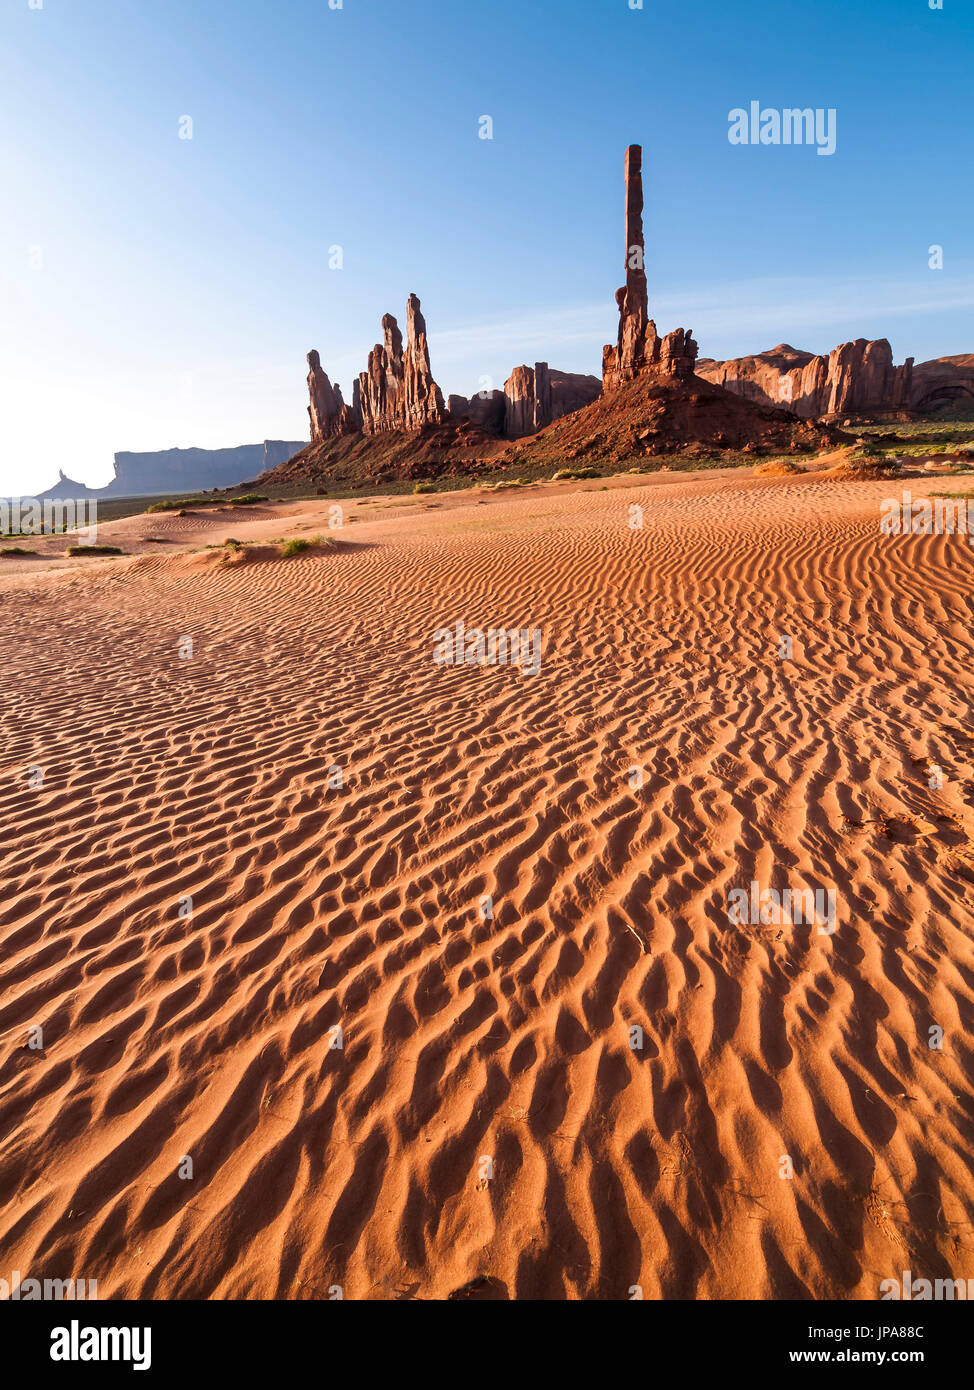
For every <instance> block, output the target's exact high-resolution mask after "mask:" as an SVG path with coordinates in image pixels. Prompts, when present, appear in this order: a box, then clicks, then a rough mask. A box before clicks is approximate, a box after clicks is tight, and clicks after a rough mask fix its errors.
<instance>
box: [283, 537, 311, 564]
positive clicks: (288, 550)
mask: <svg viewBox="0 0 974 1390" xmlns="http://www.w3.org/2000/svg"><path fill="white" fill-rule="evenodd" d="M310 546H311V542H310V541H306V540H302V539H300V538H299V537H297V536H295V537H293V538H292V539H291V540H289V541H285V542H284V544H283V545H282V546H281V558H282V559H284V560H290V558H291V556H292V555H300V554H301V552H302V551H303V550H308V549H309V548H310Z"/></svg>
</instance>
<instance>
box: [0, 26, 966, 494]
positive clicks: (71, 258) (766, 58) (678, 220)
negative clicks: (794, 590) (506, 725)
mask: <svg viewBox="0 0 974 1390" xmlns="http://www.w3.org/2000/svg"><path fill="white" fill-rule="evenodd" d="M34 3H35V4H37V3H38V0H34ZM972 10H974V6H972V5H971V4H970V3H968V0H944V4H943V9H942V10H931V9H930V6H929V0H857V3H855V4H851V3H839V0H814V3H813V0H806V3H794V2H793V0H749V3H743V4H740V5H728V4H727V3H726V0H697V3H694V4H692V5H691V4H689V3H686V4H683V3H664V0H644V8H643V9H641V10H640V9H635V10H634V9H631V8H630V0H588V2H587V3H582V0H550V3H549V2H547V0H490V3H477V2H476V0H408V3H404V0H343V3H342V8H341V9H331V8H329V4H328V0H43V3H42V7H41V8H40V9H32V8H31V7H30V0H3V4H2V9H0V112H2V120H3V134H4V139H3V151H4V154H3V160H4V171H3V181H4V193H5V195H6V196H5V198H4V216H3V218H2V219H0V448H2V454H0V494H3V493H10V492H17V491H23V492H28V491H31V490H39V489H40V488H42V487H44V486H46V485H48V484H49V483H50V482H51V481H53V479H54V478H56V476H57V469H58V467H62V468H64V470H65V471H66V472H67V473H69V474H70V475H72V476H75V477H77V478H79V479H81V480H82V481H85V482H88V483H91V484H95V485H97V484H99V483H102V482H106V481H108V479H109V478H110V476H111V471H112V470H111V461H112V455H113V453H114V452H115V451H116V450H124V449H131V450H148V449H158V448H169V447H173V446H176V445H179V446H189V445H198V446H202V447H207V448H217V447H221V446H227V445H233V444H240V443H249V442H255V441H258V440H261V439H264V438H285V439H303V438H305V437H306V434H307V416H306V410H305V407H306V392H305V386H304V377H305V374H306V366H305V362H304V357H305V354H306V353H307V351H308V349H309V348H311V347H317V348H318V349H319V351H320V352H321V356H322V363H323V365H324V367H325V369H326V370H327V371H328V372H329V374H330V376H331V377H332V379H333V380H335V379H336V378H337V380H338V381H340V382H341V384H342V387H343V388H344V389H345V391H346V395H348V396H350V395H351V389H350V388H351V380H352V376H353V374H354V373H355V372H357V371H359V370H362V369H364V367H365V360H366V356H367V353H368V350H369V348H370V347H371V345H372V344H373V343H374V342H375V341H376V339H377V338H378V337H380V336H381V333H380V328H379V321H380V319H381V316H382V314H383V313H384V312H391V313H394V314H396V315H397V317H398V318H399V320H400V323H401V324H402V325H403V326H404V324H405V303H406V298H407V296H408V294H409V293H410V292H411V291H415V292H416V293H417V294H418V295H419V296H420V298H421V300H422V302H423V310H424V313H425V314H426V317H427V323H428V326H429V331H430V349H431V355H432V362H433V370H434V374H435V375H436V377H437V380H438V381H439V383H440V385H441V386H442V387H443V389H444V391H445V392H450V391H460V392H463V393H465V394H469V393H470V392H471V391H473V390H476V389H479V387H480V385H481V383H482V379H483V378H489V379H490V380H491V381H492V382H493V384H495V385H498V386H501V385H503V381H504V379H505V377H506V376H507V375H508V374H509V372H510V369H511V368H512V367H513V366H514V365H516V364H517V363H519V362H522V361H527V362H534V361H535V360H536V359H538V360H544V359H546V360H547V361H548V362H549V363H551V365H553V366H556V367H560V368H562V369H564V370H569V371H588V372H594V373H598V371H599V370H600V362H601V346H602V344H603V343H605V342H609V341H610V340H611V339H612V338H613V336H614V333H615V322H616V313H615V305H614V298H613V296H614V292H615V289H616V287H617V286H618V285H619V284H620V283H621V282H622V278H623V276H622V262H623V245H622V243H623V235H622V159H623V151H624V148H625V146H626V145H627V144H629V143H641V144H642V145H643V150H644V156H643V159H644V181H645V186H646V202H647V217H646V229H647V272H648V276H649V284H650V303H651V310H652V312H653V314H654V316H655V318H656V321H657V324H658V326H659V327H660V329H661V331H668V330H669V329H671V328H674V327H676V326H678V325H681V326H684V327H689V328H692V329H693V330H694V332H695V336H696V337H697V339H698V341H699V343H700V349H701V354H702V355H703V356H710V357H727V356H733V355H738V354H740V353H745V352H754V351H758V350H760V349H761V348H766V347H770V346H772V345H773V344H775V343H778V342H781V341H782V340H785V341H789V342H791V343H793V344H794V345H796V346H799V347H805V348H808V349H810V350H812V351H828V350H829V349H830V348H832V347H833V346H835V344H836V343H838V342H841V341H843V340H845V339H848V338H852V337H860V336H864V337H882V336H885V337H888V338H889V339H890V341H891V342H892V344H893V349H894V353H895V355H896V360H897V361H900V360H902V359H903V358H904V357H905V356H907V355H914V356H916V357H917V359H918V360H922V359H924V358H927V357H932V356H942V355H945V354H949V353H956V352H970V351H974V313H972V309H974V252H972V234H971V228H972V226H974V191H972V182H974V181H972V179H971V169H972V167H974V120H972V114H974V113H972V99H971V92H972V86H974V84H972V81H971V72H972V60H974V13H972ZM751 100H758V101H760V102H761V104H762V106H764V107H778V108H781V107H793V106H798V107H806V106H811V107H824V108H829V107H832V108H835V110H836V113H837V116H836V129H837V148H836V152H835V154H834V155H832V156H830V157H823V156H819V155H817V153H816V151H815V149H814V148H809V147H802V146H797V147H796V146H792V147H784V146H778V147H775V146H753V147H752V146H747V147H739V146H734V145H731V144H730V143H729V141H728V138H727V133H728V113H729V112H730V111H731V109H733V108H735V107H746V106H747V105H748V103H749V102H750V101H751ZM187 115H188V116H190V117H192V120H193V138H192V139H191V140H185V139H180V138H179V128H180V118H181V117H183V116H187ZM483 115H489V116H491V117H492V119H493V137H494V138H493V139H492V140H482V139H480V138H479V136H478V129H479V126H478V122H479V118H480V117H481V116H483ZM933 244H938V245H941V246H942V247H943V256H944V268H943V269H942V270H939V271H934V270H931V269H930V268H929V266H928V254H927V253H928V247H929V246H931V245H933ZM335 245H339V246H341V247H342V251H343V266H342V268H341V269H340V270H332V269H329V248H330V247H332V246H335Z"/></svg>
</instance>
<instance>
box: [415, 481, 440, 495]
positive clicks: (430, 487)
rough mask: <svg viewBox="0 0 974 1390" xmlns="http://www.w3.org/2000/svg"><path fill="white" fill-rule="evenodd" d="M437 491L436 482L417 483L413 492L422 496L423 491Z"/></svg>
mask: <svg viewBox="0 0 974 1390" xmlns="http://www.w3.org/2000/svg"><path fill="white" fill-rule="evenodd" d="M435 491H436V484H435V483H415V484H414V486H413V492H414V493H415V494H416V495H417V496H420V495H421V494H422V493H424V492H435Z"/></svg>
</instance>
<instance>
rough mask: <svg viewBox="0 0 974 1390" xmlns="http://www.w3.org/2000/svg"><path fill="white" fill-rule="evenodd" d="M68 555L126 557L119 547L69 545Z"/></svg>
mask: <svg viewBox="0 0 974 1390" xmlns="http://www.w3.org/2000/svg"><path fill="white" fill-rule="evenodd" d="M65 553H66V554H68V555H124V554H125V551H124V550H122V549H121V548H120V547H119V546H117V545H69V546H68V548H67V551H66V552H65Z"/></svg>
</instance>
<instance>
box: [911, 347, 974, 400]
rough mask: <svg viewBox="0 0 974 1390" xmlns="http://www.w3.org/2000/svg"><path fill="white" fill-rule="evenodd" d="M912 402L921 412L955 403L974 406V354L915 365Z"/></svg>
mask: <svg viewBox="0 0 974 1390" xmlns="http://www.w3.org/2000/svg"><path fill="white" fill-rule="evenodd" d="M910 405H911V407H912V409H913V410H916V411H919V412H920V413H921V414H929V413H930V412H931V411H934V410H941V409H944V408H949V407H952V406H958V405H960V406H965V407H967V408H968V409H970V408H971V406H974V353H972V352H968V353H960V354H958V355H957V356H956V357H936V358H934V359H933V360H932V361H930V362H918V363H917V365H916V366H915V367H914V368H913V384H912V387H911V391H910Z"/></svg>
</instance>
